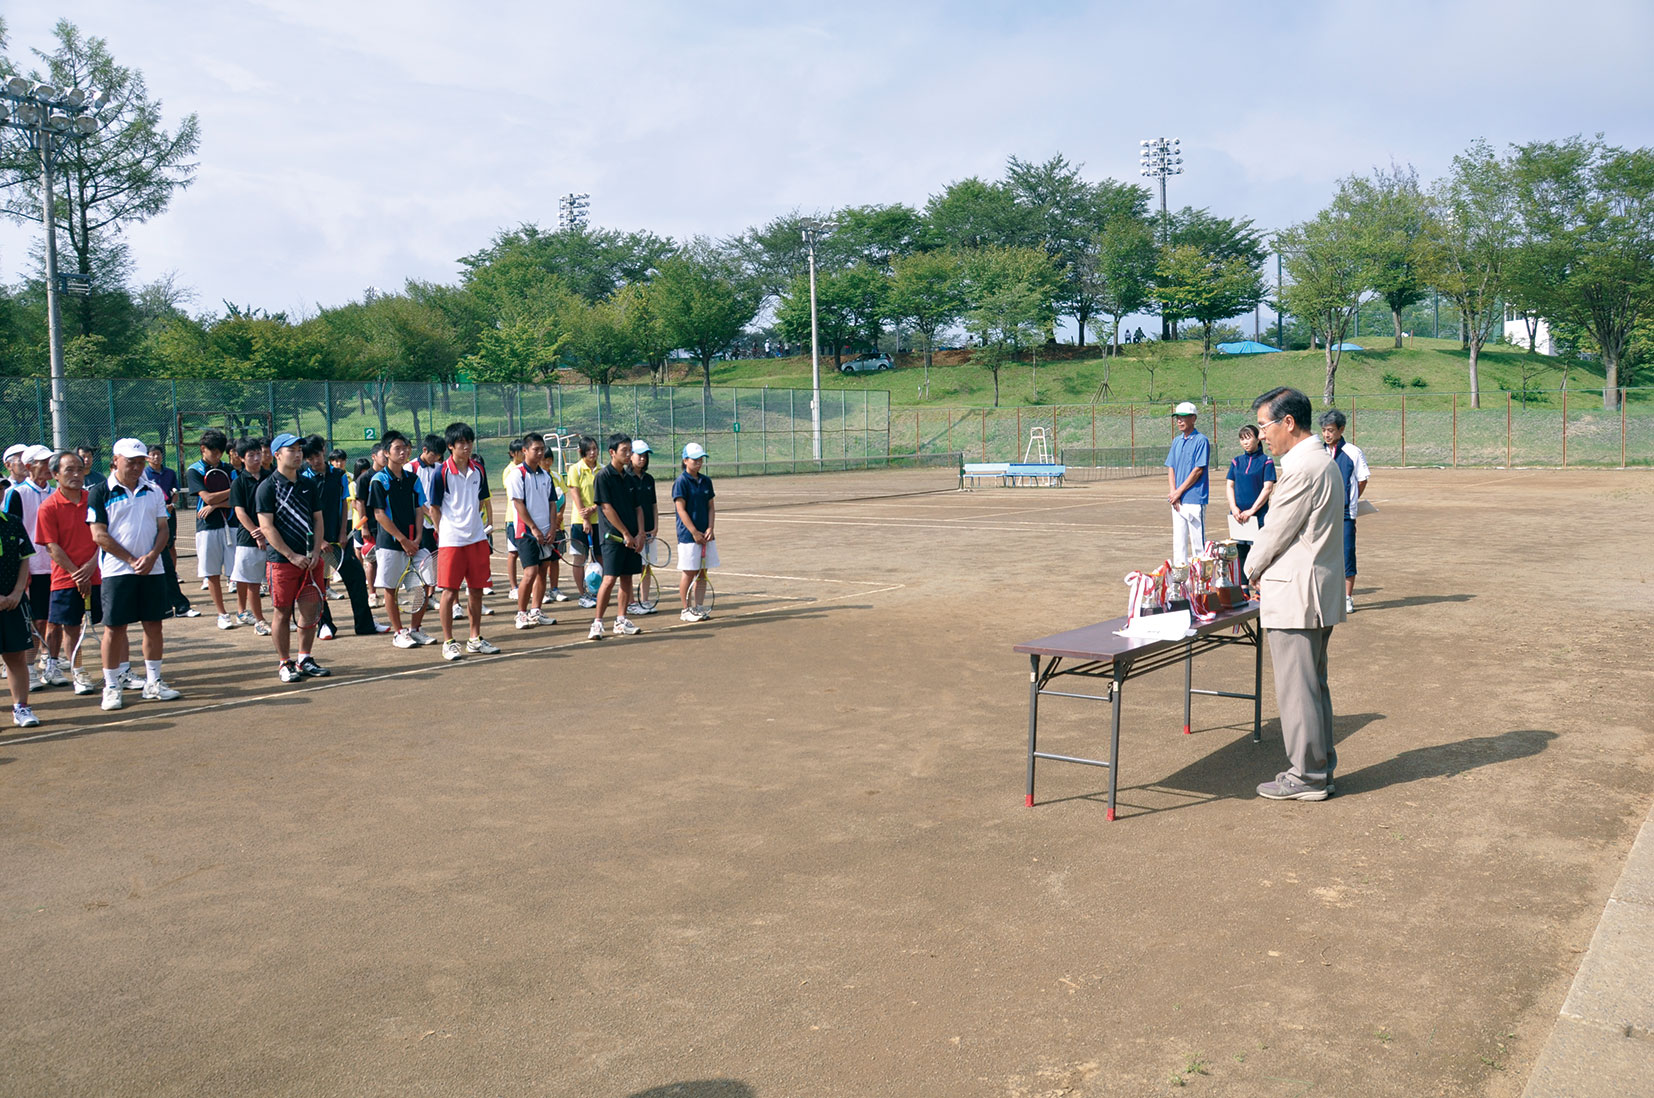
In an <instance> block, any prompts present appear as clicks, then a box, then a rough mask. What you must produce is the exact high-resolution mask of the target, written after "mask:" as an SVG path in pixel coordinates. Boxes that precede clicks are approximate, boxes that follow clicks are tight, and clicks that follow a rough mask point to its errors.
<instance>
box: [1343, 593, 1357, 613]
mask: <svg viewBox="0 0 1654 1098" xmlns="http://www.w3.org/2000/svg"><path fill="white" fill-rule="evenodd" d="M1344 613H1346V614H1353V613H1355V600H1354V599H1352V598H1350V597H1349V596H1348V595H1346V596H1345V597H1344Z"/></svg>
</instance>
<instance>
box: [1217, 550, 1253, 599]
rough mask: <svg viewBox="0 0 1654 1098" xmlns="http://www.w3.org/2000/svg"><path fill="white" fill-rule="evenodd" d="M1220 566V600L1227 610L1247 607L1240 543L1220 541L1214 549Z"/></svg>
mask: <svg viewBox="0 0 1654 1098" xmlns="http://www.w3.org/2000/svg"><path fill="white" fill-rule="evenodd" d="M1213 548H1214V549H1215V550H1216V553H1217V560H1218V565H1219V575H1220V579H1219V580H1218V584H1219V586H1218V599H1219V601H1220V602H1222V603H1223V608H1224V609H1225V610H1228V609H1232V608H1233V607H1236V606H1245V605H1246V591H1245V590H1244V589H1243V588H1242V587H1241V575H1240V543H1239V542H1236V541H1220V542H1218V543H1217V545H1216V546H1214V547H1213Z"/></svg>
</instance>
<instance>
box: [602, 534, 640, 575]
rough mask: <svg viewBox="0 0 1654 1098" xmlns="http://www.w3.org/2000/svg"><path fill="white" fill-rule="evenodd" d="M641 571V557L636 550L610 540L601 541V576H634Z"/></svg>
mask: <svg viewBox="0 0 1654 1098" xmlns="http://www.w3.org/2000/svg"><path fill="white" fill-rule="evenodd" d="M642 571H643V557H642V556H641V555H640V554H639V553H638V551H637V550H636V549H628V548H626V546H625V545H623V544H621V543H620V542H618V541H614V540H613V539H611V538H604V539H603V574H604V575H605V576H635V575H637V574H639V573H640V572H642Z"/></svg>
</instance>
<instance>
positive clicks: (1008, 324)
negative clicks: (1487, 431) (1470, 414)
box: [0, 21, 1654, 404]
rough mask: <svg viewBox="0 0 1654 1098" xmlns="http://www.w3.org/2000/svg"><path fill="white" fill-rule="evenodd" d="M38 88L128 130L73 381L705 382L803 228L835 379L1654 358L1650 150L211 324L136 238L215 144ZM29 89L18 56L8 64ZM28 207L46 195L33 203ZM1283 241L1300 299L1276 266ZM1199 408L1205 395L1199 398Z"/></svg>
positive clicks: (529, 238)
mask: <svg viewBox="0 0 1654 1098" xmlns="http://www.w3.org/2000/svg"><path fill="white" fill-rule="evenodd" d="M56 38H57V43H56V48H55V49H54V50H53V51H51V52H49V53H47V52H43V51H35V53H34V61H35V67H34V68H33V69H32V70H31V72H32V74H34V75H37V76H38V77H40V78H42V79H48V80H50V81H53V82H55V83H57V84H60V85H69V84H78V85H80V86H97V87H106V88H110V89H112V90H113V91H114V92H115V94H116V103H117V105H118V114H117V118H116V124H114V125H111V126H109V127H108V128H106V129H105V130H104V131H103V132H101V133H100V134H99V135H97V136H96V137H94V138H92V139H89V140H87V141H86V142H84V143H83V144H82V145H80V146H78V147H77V149H76V150H75V152H74V154H73V155H72V156H71V157H70V158H69V159H68V161H67V162H66V163H65V165H64V168H63V177H64V185H63V186H61V187H60V188H59V190H58V194H59V202H58V207H59V208H58V210H57V212H56V215H57V219H58V222H59V225H60V226H61V231H63V232H65V233H67V235H68V238H69V241H70V246H69V247H68V248H67V249H66V251H65V255H64V257H63V261H64V266H65V268H66V269H74V270H77V271H79V272H81V273H83V274H86V275H89V276H90V277H91V280H92V286H93V289H92V292H91V293H90V294H89V295H87V296H85V297H81V298H73V299H69V304H68V307H67V308H66V312H65V325H66V331H67V334H68V337H69V338H68V339H67V343H66V348H65V361H66V369H67V370H68V372H69V374H70V376H79V377H100V378H101V377H144V376H159V377H180V378H187V377H205V378H227V379H229V378H233V379H241V380H261V379H278V378H281V379H288V378H314V379H330V380H338V381H353V382H367V383H377V384H379V385H380V386H381V387H383V386H387V385H389V384H391V383H395V382H433V383H445V384H451V383H454V382H458V381H460V380H463V379H470V380H474V381H490V382H507V383H515V384H538V383H545V382H552V381H556V380H558V379H559V378H561V377H566V376H567V375H568V374H569V373H572V374H573V375H574V376H576V377H579V378H582V379H584V380H586V381H589V382H590V383H592V384H594V385H597V386H601V387H607V386H608V385H609V384H610V383H611V382H613V381H615V380H617V379H619V378H620V377H622V376H631V375H633V374H634V373H638V372H641V371H643V370H647V371H648V372H649V374H650V376H652V377H653V378H655V379H657V380H665V378H666V376H667V368H668V364H669V362H670V361H671V360H673V359H674V358H676V357H679V356H682V355H687V356H688V357H689V358H690V359H691V360H692V361H693V362H694V363H695V364H696V365H697V366H698V367H699V372H700V375H701V381H702V383H703V385H705V386H706V387H708V388H710V385H711V377H712V364H713V362H714V361H715V360H716V359H717V358H718V357H719V356H720V355H721V354H723V353H724V352H726V351H727V350H728V349H729V348H730V347H731V346H732V345H733V344H735V343H736V342H737V341H741V340H743V339H751V338H752V337H753V335H754V333H757V335H758V338H764V337H766V336H774V337H775V338H778V339H783V340H786V341H788V342H792V343H805V342H807V341H808V340H809V337H810V329H811V318H810V313H811V309H810V289H809V270H808V248H807V245H806V242H805V239H804V229H805V228H806V226H807V225H812V224H814V225H823V226H825V229H824V231H822V232H820V233H819V234H818V241H817V244H816V248H815V255H816V268H817V270H816V286H815V312H816V329H817V331H818V332H819V335H820V339H821V343H822V346H823V349H824V351H825V352H826V354H828V355H830V356H831V358H832V361H833V363H834V365H835V366H838V365H842V362H843V356H844V355H845V354H846V353H848V352H851V351H854V350H857V349H866V350H872V349H877V348H878V347H880V346H881V345H889V344H890V342H891V340H892V339H900V340H902V341H904V342H911V344H912V345H913V346H914V347H915V348H916V349H917V350H920V351H922V352H923V354H924V364H925V370H926V377H927V381H928V373H929V370H930V368H931V365H932V353H933V351H934V350H935V349H936V347H937V346H938V345H939V344H940V343H941V342H943V341H945V340H947V339H948V338H949V337H950V336H951V335H952V334H953V333H959V332H963V333H965V335H966V336H967V338H968V340H969V342H970V343H971V345H972V347H973V361H976V362H978V363H980V364H981V365H983V366H985V367H986V368H987V369H989V370H990V372H992V374H993V376H994V383H995V403H996V404H997V403H998V383H999V370H1000V368H1001V367H1002V366H1003V365H1005V364H1006V363H1009V362H1011V361H1014V360H1015V359H1016V358H1017V356H1018V355H1020V354H1022V353H1023V352H1024V351H1026V350H1028V349H1035V350H1037V349H1038V348H1039V347H1040V346H1041V345H1044V344H1047V343H1050V342H1053V341H1054V339H1055V334H1056V330H1057V325H1058V322H1059V320H1061V319H1064V318H1066V319H1068V320H1070V321H1072V324H1073V328H1074V330H1075V331H1076V333H1077V337H1078V341H1079V343H1080V344H1081V345H1084V344H1086V343H1087V341H1088V340H1092V341H1096V342H1103V343H1105V344H1106V345H1107V350H1108V351H1112V352H1115V353H1117V352H1118V350H1119V346H1120V342H1121V339H1122V331H1121V328H1122V327H1123V321H1124V318H1125V317H1127V316H1130V315H1142V314H1151V315H1158V316H1160V317H1161V318H1162V322H1163V332H1164V334H1166V335H1169V336H1171V337H1174V338H1175V337H1178V336H1181V335H1184V334H1198V335H1199V336H1200V338H1201V340H1202V364H1203V370H1202V378H1203V389H1204V385H1205V375H1206V371H1207V369H1209V366H1210V361H1211V348H1212V343H1213V337H1214V334H1216V333H1217V332H1218V330H1219V326H1220V325H1221V324H1222V323H1223V321H1225V320H1227V319H1229V318H1232V317H1236V316H1239V315H1242V314H1244V313H1247V312H1251V311H1252V310H1253V309H1255V308H1257V307H1258V306H1259V305H1260V304H1265V303H1267V304H1269V305H1270V306H1271V307H1272V308H1277V309H1280V310H1282V311H1284V312H1286V313H1288V314H1290V315H1292V316H1294V317H1295V318H1296V320H1297V322H1298V324H1297V326H1298V327H1301V328H1307V330H1308V333H1309V336H1310V339H1311V340H1313V341H1314V342H1315V343H1319V344H1320V345H1322V346H1324V347H1325V348H1326V355H1327V373H1326V384H1325V391H1324V397H1325V399H1326V400H1327V401H1329V402H1330V401H1331V400H1332V399H1333V395H1334V384H1335V375H1336V371H1337V365H1338V361H1339V350H1338V348H1339V345H1340V344H1341V343H1342V342H1343V337H1344V335H1345V334H1346V333H1347V331H1348V327H1349V324H1350V322H1351V320H1352V318H1353V316H1354V315H1355V312H1356V310H1358V309H1359V308H1360V307H1361V306H1362V304H1364V303H1368V302H1371V301H1372V300H1374V299H1375V298H1380V299H1382V300H1384V301H1385V302H1386V303H1387V305H1388V306H1389V308H1390V310H1391V311H1392V313H1393V315H1394V316H1395V318H1396V330H1397V339H1398V342H1399V339H1400V317H1401V314H1402V312H1403V310H1405V309H1407V308H1408V307H1409V306H1411V305H1414V304H1416V303H1417V302H1418V301H1420V300H1422V299H1423V298H1424V297H1425V296H1427V295H1429V294H1432V293H1437V294H1440V295H1442V296H1444V297H1446V298H1448V299H1449V300H1450V301H1451V302H1453V304H1454V305H1455V307H1456V309H1457V311H1458V312H1459V314H1460V315H1461V316H1462V317H1463V318H1464V323H1463V329H1464V335H1465V344H1466V348H1467V351H1468V356H1467V357H1468V367H1469V372H1470V383H1471V388H1472V391H1473V392H1475V391H1477V389H1478V384H1477V356H1478V355H1479V354H1480V351H1481V349H1482V347H1483V346H1484V345H1485V344H1486V342H1487V341H1488V340H1489V339H1491V338H1492V337H1493V335H1494V333H1496V332H1497V331H1498V330H1499V326H1498V321H1499V320H1501V319H1502V316H1503V312H1504V309H1505V308H1506V307H1507V306H1508V307H1513V308H1515V309H1517V310H1519V311H1520V312H1521V313H1523V314H1524V315H1526V316H1528V317H1535V318H1536V317H1545V318H1546V319H1547V320H1549V321H1550V322H1551V323H1552V326H1553V330H1554V331H1559V332H1560V333H1562V334H1563V335H1564V336H1566V337H1569V338H1572V339H1574V340H1575V341H1576V343H1577V344H1578V345H1579V346H1580V347H1582V348H1584V349H1586V350H1589V351H1592V352H1595V353H1598V354H1600V355H1601V357H1602V361H1603V365H1604V368H1605V372H1606V375H1607V379H1606V386H1605V399H1608V400H1612V399H1614V398H1613V397H1612V391H1613V389H1614V387H1615V386H1616V385H1617V384H1620V383H1622V382H1623V381H1625V380H1626V379H1627V378H1628V376H1629V375H1628V374H1627V373H1625V372H1624V371H1626V370H1628V369H1634V368H1635V364H1636V363H1637V362H1638V361H1639V360H1640V356H1641V354H1642V352H1643V349H1644V347H1646V346H1648V345H1649V344H1650V342H1651V341H1649V340H1648V339H1647V338H1646V333H1647V325H1648V320H1649V309H1648V308H1647V306H1648V303H1649V301H1650V299H1651V298H1654V283H1651V281H1650V279H1651V275H1650V271H1651V269H1654V265H1651V263H1650V262H1649V260H1650V259H1651V258H1654V256H1651V255H1650V253H1651V252H1654V168H1651V164H1654V154H1651V153H1650V152H1649V151H1648V150H1631V151H1627V150H1623V149H1617V148H1613V147H1610V146H1608V145H1606V144H1605V143H1604V142H1603V141H1602V139H1601V138H1600V137H1598V138H1596V139H1593V140H1585V139H1580V138H1574V139H1570V140H1568V141H1562V142H1548V143H1536V144H1533V145H1527V146H1520V147H1517V148H1515V149H1513V150H1512V151H1511V152H1510V153H1509V154H1507V155H1503V156H1501V155H1498V154H1496V153H1494V152H1493V151H1492V150H1491V149H1490V148H1489V147H1488V146H1487V145H1486V144H1485V143H1482V142H1478V143H1476V144H1474V145H1472V146H1471V148H1470V149H1468V150H1467V151H1466V152H1465V153H1463V154H1461V155H1460V156H1459V157H1457V158H1455V160H1454V165H1453V170H1452V172H1451V173H1450V174H1449V175H1448V177H1447V178H1445V179H1443V180H1441V181H1439V182H1437V183H1435V184H1433V185H1430V186H1425V185H1423V184H1421V183H1420V182H1419V180H1418V178H1417V175H1416V173H1415V172H1413V171H1412V169H1410V168H1391V169H1389V170H1381V171H1377V172H1374V173H1373V174H1372V175H1371V176H1367V177H1351V178H1348V179H1346V180H1343V181H1342V182H1341V183H1340V184H1339V186H1338V189H1337V192H1336V194H1335V195H1334V197H1333V199H1332V201H1331V203H1330V204H1329V205H1328V207H1327V208H1326V209H1324V210H1322V211H1320V212H1319V213H1318V214H1317V215H1316V216H1315V217H1313V218H1311V219H1309V220H1306V221H1304V222H1302V223H1300V224H1297V225H1293V226H1290V227H1288V228H1287V229H1284V230H1281V231H1280V232H1278V233H1275V234H1274V235H1273V236H1270V235H1269V234H1268V233H1266V231H1265V230H1262V229H1259V228H1258V227H1256V226H1255V225H1254V224H1253V222H1252V220H1251V219H1250V218H1246V217H1239V216H1235V217H1230V216H1223V215H1219V214H1215V213H1213V212H1212V211H1210V210H1208V209H1196V208H1190V207H1185V208H1183V209H1181V210H1176V211H1172V212H1170V213H1169V214H1168V215H1166V216H1164V217H1160V216H1157V215H1156V214H1155V213H1154V212H1153V211H1152V210H1151V209H1150V204H1149V192H1148V191H1147V190H1146V189H1145V188H1143V187H1142V186H1139V185H1137V184H1128V183H1122V182H1119V181H1116V180H1111V179H1102V180H1091V179H1087V178H1086V177H1085V176H1084V175H1083V174H1082V172H1081V168H1082V166H1081V165H1078V164H1074V163H1071V162H1069V161H1068V160H1067V159H1066V158H1065V157H1063V156H1061V155H1057V156H1053V157H1052V158H1050V159H1049V160H1046V161H1043V162H1033V161H1024V160H1022V159H1019V158H1017V157H1014V156H1013V157H1011V158H1009V160H1008V161H1007V163H1006V166H1005V171H1004V173H1003V175H1002V177H1000V178H998V179H989V180H985V179H980V178H975V177H973V178H969V179H963V180H958V181H955V182H952V183H949V184H948V185H947V186H945V187H944V188H942V189H941V190H940V191H939V192H938V193H936V194H934V195H932V196H930V198H929V199H928V200H927V201H926V202H925V203H924V204H923V206H922V207H915V206H909V205H906V204H903V203H891V204H874V205H863V206H853V207H846V208H842V209H837V210H832V211H825V212H823V211H812V212H810V213H808V214H806V213H805V212H804V211H800V210H793V211H791V212H788V213H786V214H783V215H781V216H778V217H776V218H774V219H772V220H770V221H768V222H767V223H765V224H762V225H757V226H753V227H751V228H748V229H747V230H745V231H743V232H740V233H737V234H735V235H733V236H730V237H727V238H724V239H711V238H707V237H694V238H691V239H688V240H683V241H675V240H673V239H671V238H669V237H665V236H661V235H658V234H655V233H653V232H650V231H647V230H638V231H621V230H618V229H610V228H587V227H585V226H576V227H573V228H570V229H564V230H559V231H556V232H551V231H547V230H545V229H542V228H541V227H540V226H538V225H536V224H533V223H527V224H522V225H518V226H515V227H512V228H507V229H502V230H501V231H499V232H498V233H496V234H495V236H494V237H493V239H492V240H490V241H489V242H488V244H487V245H486V246H485V247H482V248H480V249H479V250H477V251H476V252H474V253H472V254H470V255H467V256H464V257H462V258H461V260H460V267H461V273H460V276H459V277H458V279H456V280H455V281H453V282H451V283H442V282H431V281H423V280H408V281H407V282H405V283H404V284H403V285H402V286H401V287H399V288H397V289H394V290H386V291H381V290H378V289H369V290H367V291H365V292H364V293H363V294H362V296H361V298H360V299H359V300H355V301H352V302H349V303H347V304H344V305H339V306H330V307H322V308H318V309H317V310H315V312H314V313H313V314H311V315H306V316H289V315H286V314H284V313H279V312H277V313H271V312H266V311H265V310H263V309H261V308H258V307H257V306H256V304H253V303H247V304H236V303H231V302H224V303H223V307H222V308H221V309H209V310H205V311H194V310H192V308H191V306H192V305H193V303H194V302H193V298H192V296H191V294H190V292H189V291H188V290H187V289H185V288H183V287H182V286H180V285H179V284H178V283H177V282H176V281H174V280H173V279H171V278H166V279H162V280H159V281H157V282H152V283H150V284H147V285H134V284H133V277H132V270H133V267H132V262H131V257H130V255H129V253H128V251H127V248H126V245H125V243H124V240H123V237H122V230H123V228H124V227H125V226H127V225H130V224H133V223H136V222H139V221H142V220H145V219H147V218H149V217H153V216H156V215H158V214H159V213H161V212H162V211H164V210H165V209H166V207H167V205H168V204H169V202H170V200H171V198H172V196H173V195H174V194H175V193H176V192H177V191H179V190H181V189H183V188H186V187H188V186H189V185H190V183H191V181H192V179H193V175H194V170H195V160H194V158H195V155H196V152H197V150H198V147H199V142H200V130H199V125H198V122H197V120H196V119H195V117H194V116H193V115H189V116H186V117H185V118H184V119H183V120H182V121H180V122H179V123H178V124H177V126H176V127H175V128H173V129H172V130H170V131H169V130H168V128H167V127H166V126H165V124H164V119H163V115H162V112H161V104H160V103H159V102H158V101H157V100H154V99H153V98H152V97H151V96H150V95H149V93H148V91H147V89H146V88H145V86H144V83H143V78H142V75H141V74H140V73H138V72H137V71H136V70H132V69H128V68H124V67H122V66H119V65H118V64H116V62H115V61H114V59H113V58H112V57H111V56H110V55H109V51H108V49H107V46H106V44H105V43H104V42H103V41H102V40H101V39H97V38H89V37H86V36H84V35H82V34H81V33H80V32H79V30H78V29H77V28H75V27H74V25H73V24H70V23H68V22H67V21H64V22H61V23H59V25H58V27H57V30H56ZM13 71H20V67H18V66H14V65H13V64H12V63H11V62H10V61H9V60H7V59H6V57H5V55H4V24H3V22H0V74H9V73H10V72H13ZM37 181H38V166H37V165H33V166H32V165H31V164H30V162H29V158H28V156H27V155H26V150H23V149H21V148H20V147H19V145H18V143H16V142H8V143H7V144H6V146H5V148H4V150H3V151H0V188H3V189H4V194H5V207H4V208H5V211H6V213H8V214H9V215H10V216H12V217H14V218H18V219H24V220H27V219H34V220H36V221H38V218H39V207H38V198H37V188H36V187H35V184H36V183H37ZM31 203H32V205H31ZM1272 252H1279V254H1280V255H1281V257H1282V260H1283V265H1284V268H1285V273H1286V275H1287V276H1288V277H1287V279H1286V280H1285V281H1284V284H1283V285H1282V286H1281V288H1280V292H1279V293H1278V294H1276V293H1274V292H1273V291H1274V289H1275V288H1274V287H1272V286H1270V285H1269V280H1268V279H1267V278H1266V277H1265V275H1264V265H1265V260H1266V258H1267V257H1268V256H1269V255H1270V254H1271V253H1272ZM44 296H45V294H44V283H43V278H42V277H40V276H36V277H34V278H29V279H25V280H24V281H23V282H22V284H20V285H17V286H11V287H4V288H0V374H13V375H38V374H41V373H44V371H45V364H46V362H47V354H46V325H45V313H44ZM1203 395H1204V394H1203Z"/></svg>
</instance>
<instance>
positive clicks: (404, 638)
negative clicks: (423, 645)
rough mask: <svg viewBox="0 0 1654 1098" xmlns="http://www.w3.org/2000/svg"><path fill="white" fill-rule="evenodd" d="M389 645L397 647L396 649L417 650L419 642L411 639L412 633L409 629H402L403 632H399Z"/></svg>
mask: <svg viewBox="0 0 1654 1098" xmlns="http://www.w3.org/2000/svg"><path fill="white" fill-rule="evenodd" d="M391 643H392V644H394V645H396V647H398V648H418V647H419V642H418V641H416V640H414V638H413V631H412V630H409V629H403V630H401V631H399V632H398V633H397V634H396V636H394V637H392V638H391Z"/></svg>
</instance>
